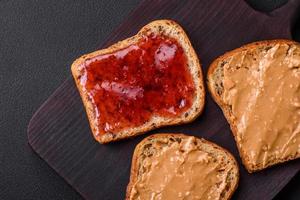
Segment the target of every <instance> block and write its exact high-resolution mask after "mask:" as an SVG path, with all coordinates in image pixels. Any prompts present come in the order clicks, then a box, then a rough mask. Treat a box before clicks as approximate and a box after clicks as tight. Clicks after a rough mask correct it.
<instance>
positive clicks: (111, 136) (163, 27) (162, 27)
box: [71, 20, 205, 143]
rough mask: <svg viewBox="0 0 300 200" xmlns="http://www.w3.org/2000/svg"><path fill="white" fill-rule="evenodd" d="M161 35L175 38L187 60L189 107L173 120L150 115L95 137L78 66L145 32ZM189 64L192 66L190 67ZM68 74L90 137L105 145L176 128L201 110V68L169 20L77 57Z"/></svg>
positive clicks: (92, 113) (183, 35) (185, 38)
mask: <svg viewBox="0 0 300 200" xmlns="http://www.w3.org/2000/svg"><path fill="white" fill-rule="evenodd" d="M150 32H151V33H152V32H153V33H158V34H161V33H164V34H166V35H168V36H170V37H173V38H175V39H176V40H177V41H178V42H179V44H181V46H182V47H183V49H184V51H185V53H186V54H187V59H188V65H189V66H188V67H189V71H190V73H191V75H192V77H193V82H194V84H195V94H196V95H195V97H194V98H195V99H194V101H193V104H192V106H191V107H190V108H189V109H188V110H187V111H186V112H184V113H182V115H181V116H179V117H175V118H163V117H159V116H156V119H155V118H154V117H153V116H152V117H151V118H150V120H149V121H148V122H146V123H145V124H143V125H141V126H139V127H134V128H128V129H126V130H123V131H120V132H118V133H106V134H99V135H96V130H97V126H96V124H95V123H94V119H95V111H94V108H93V105H92V103H91V102H90V100H89V98H88V95H87V93H86V92H84V90H83V88H82V86H81V84H80V76H81V73H82V72H81V70H80V66H81V65H82V64H83V63H84V61H85V60H87V59H89V58H93V57H95V56H98V55H103V54H108V53H112V52H115V51H117V50H119V49H122V48H125V47H128V46H129V45H131V44H134V43H136V42H137V41H138V40H139V39H140V38H141V37H142V36H143V35H145V34H147V33H150ZM191 65H192V66H191ZM71 71H72V75H73V77H74V80H75V83H76V86H77V88H78V90H79V93H80V96H81V98H82V101H83V104H84V107H85V110H86V113H87V116H88V119H89V123H90V127H91V129H92V132H93V136H94V138H95V139H96V140H97V141H98V142H100V143H108V142H111V141H116V140H120V139H124V138H129V137H133V136H136V135H140V134H143V133H144V132H146V131H149V130H152V129H155V128H158V127H162V126H169V125H178V124H183V123H188V122H191V121H193V120H194V119H196V118H197V117H198V116H199V115H200V114H201V113H202V111H203V107H204V103H205V102H204V101H205V91H204V82H203V73H202V69H201V65H200V62H199V59H198V57H197V54H196V52H195V50H194V49H193V47H192V45H191V42H190V41H189V39H188V36H187V35H186V33H185V32H184V30H183V29H182V28H181V27H180V25H178V24H177V23H176V22H174V21H171V20H156V21H153V22H151V23H149V24H147V25H145V26H144V27H143V28H142V29H141V30H140V31H139V32H138V33H137V34H136V35H134V36H132V37H130V38H127V39H125V40H123V41H120V42H117V43H115V44H113V45H112V46H110V47H108V48H105V49H101V50H98V51H95V52H92V53H89V54H86V55H83V56H81V57H80V58H78V59H76V60H75V61H74V62H73V64H72V66H71ZM185 113H188V116H187V117H186V116H184V114H185Z"/></svg>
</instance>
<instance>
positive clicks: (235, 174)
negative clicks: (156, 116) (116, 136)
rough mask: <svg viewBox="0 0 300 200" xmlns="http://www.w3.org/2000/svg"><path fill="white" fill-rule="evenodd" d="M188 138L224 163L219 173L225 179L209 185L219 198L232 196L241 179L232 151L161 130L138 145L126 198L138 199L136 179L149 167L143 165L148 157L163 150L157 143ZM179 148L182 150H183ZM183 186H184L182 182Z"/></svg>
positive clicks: (221, 199)
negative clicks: (135, 189)
mask: <svg viewBox="0 0 300 200" xmlns="http://www.w3.org/2000/svg"><path fill="white" fill-rule="evenodd" d="M185 139H192V141H193V143H194V144H195V145H196V147H197V149H196V150H194V151H200V152H204V153H207V155H208V156H210V157H211V158H212V162H217V163H219V164H220V166H221V167H220V168H218V169H217V173H218V174H217V176H218V177H223V178H224V180H223V182H222V183H221V182H216V183H215V184H213V185H211V187H210V189H212V187H213V189H212V190H213V193H218V199H219V200H226V199H230V198H231V196H232V195H233V193H234V191H235V190H236V188H237V186H238V181H239V168H238V165H237V162H236V160H235V159H234V157H233V156H232V155H231V153H229V152H228V151H227V150H226V149H224V148H222V147H220V146H218V145H216V144H214V143H212V142H209V141H207V140H205V139H202V138H197V137H194V136H188V135H185V134H178V133H176V134H173V133H160V134H155V135H151V136H148V137H147V138H145V139H143V140H142V141H141V142H140V143H139V144H138V145H137V146H136V148H135V150H134V154H133V158H132V164H131V173H130V181H129V184H128V186H127V192H126V200H134V199H136V197H137V196H135V195H134V193H136V192H134V190H133V188H134V186H135V184H136V183H137V181H139V180H140V179H141V175H142V174H143V173H146V171H147V168H148V167H146V168H145V167H144V165H143V162H144V161H145V158H147V157H151V156H154V155H155V154H157V153H159V152H160V151H161V150H160V149H159V148H157V147H158V146H157V144H164V145H167V147H170V146H171V145H172V144H173V143H179V144H180V143H182V142H183V140H185ZM179 151H181V152H182V150H179ZM170 162H171V161H170ZM151 164H153V163H150V165H151ZM147 165H148V164H147ZM148 169H149V168H148ZM161 176H163V177H164V176H165V174H161ZM189 178H190V177H184V179H187V180H191V179H189ZM178 184H180V183H178ZM145 187H146V186H145ZM180 187H183V185H181V186H180ZM193 188H194V187H193ZM147 189H148V188H146V189H145V190H146V191H147ZM208 192H211V191H206V193H208ZM190 193H193V191H190ZM198 198H199V197H198ZM208 198H209V197H208ZM201 199H202V198H201Z"/></svg>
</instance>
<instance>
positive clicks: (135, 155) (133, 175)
mask: <svg viewBox="0 0 300 200" xmlns="http://www.w3.org/2000/svg"><path fill="white" fill-rule="evenodd" d="M166 137H167V138H171V137H173V138H184V137H190V136H188V135H185V134H182V133H158V134H154V135H150V136H148V137H146V138H144V139H143V140H142V141H141V142H140V143H139V144H138V145H137V146H136V148H135V150H134V153H133V157H132V162H131V170H130V180H129V183H128V186H127V190H126V198H125V200H129V199H130V192H131V190H132V188H133V185H134V183H135V182H136V180H137V178H138V155H139V154H140V153H141V151H142V148H143V147H144V145H145V144H146V143H147V142H148V141H149V140H152V139H160V138H166ZM196 140H197V141H198V142H201V143H202V144H208V145H210V146H211V147H212V148H214V149H216V150H219V151H220V152H222V153H224V154H225V155H226V158H228V159H229V160H230V162H231V163H232V164H233V166H234V169H235V174H236V176H235V179H234V180H233V183H232V187H231V188H230V189H229V191H228V192H227V193H226V195H225V196H224V198H223V199H230V198H231V197H232V195H233V193H234V191H235V190H236V189H237V187H238V182H239V167H238V164H237V162H236V160H235V158H234V156H233V155H232V154H231V153H230V152H229V151H228V150H226V149H224V148H223V147H220V146H218V145H217V144H215V143H213V142H210V141H208V140H205V139H203V138H198V137H196Z"/></svg>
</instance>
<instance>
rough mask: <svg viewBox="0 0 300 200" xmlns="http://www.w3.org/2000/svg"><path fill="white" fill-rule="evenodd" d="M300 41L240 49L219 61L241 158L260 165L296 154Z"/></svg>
mask: <svg viewBox="0 0 300 200" xmlns="http://www.w3.org/2000/svg"><path fill="white" fill-rule="evenodd" d="M299 67H300V47H299V46H298V45H295V44H290V45H288V44H276V45H273V46H272V47H267V48H264V49H262V48H256V49H252V50H247V51H242V52H241V53H239V54H234V55H233V56H231V57H230V58H229V59H228V60H227V62H226V63H225V65H224V82H223V86H224V93H223V97H222V98H223V102H224V103H226V104H227V105H229V106H230V112H231V115H232V116H233V118H234V121H235V127H236V129H237V135H236V139H237V141H238V145H239V148H240V150H242V153H243V154H244V156H246V160H247V161H246V162H248V163H249V164H250V165H252V166H256V165H260V166H262V167H264V166H266V165H268V163H272V162H274V161H275V160H277V161H278V160H281V161H283V160H285V159H287V158H295V156H296V157H299V154H300V68H299Z"/></svg>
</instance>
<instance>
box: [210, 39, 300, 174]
mask: <svg viewBox="0 0 300 200" xmlns="http://www.w3.org/2000/svg"><path fill="white" fill-rule="evenodd" d="M274 44H287V45H292V44H297V45H300V44H299V43H297V42H295V41H292V40H287V39H275V40H265V41H258V42H253V43H249V44H246V45H243V46H241V47H239V48H237V49H234V50H232V51H228V52H226V53H225V54H223V55H221V56H219V57H218V58H217V59H215V60H214V61H213V62H212V63H211V64H210V66H209V68H208V72H207V85H208V90H209V92H210V94H211V96H212V97H213V99H214V101H215V102H216V103H217V104H218V106H219V107H220V108H221V110H222V111H223V114H224V116H225V118H226V119H227V121H228V123H229V125H230V128H231V131H232V134H233V136H234V139H235V141H236V143H237V144H238V140H237V127H236V124H235V120H234V117H233V116H231V115H230V112H229V107H228V106H227V105H226V104H225V103H223V102H222V100H221V98H220V96H219V95H218V94H217V92H216V90H215V88H214V80H213V75H214V73H215V72H216V70H217V68H218V64H219V63H220V62H221V61H223V60H225V59H226V58H228V57H230V56H232V55H234V54H236V53H239V52H241V51H244V50H251V49H256V48H258V47H264V46H269V45H274ZM237 147H238V151H239V154H240V158H241V160H242V163H243V164H244V166H245V167H246V169H247V171H248V172H249V173H252V172H255V171H259V170H262V169H265V168H268V167H270V166H273V165H276V164H279V163H282V162H285V161H289V160H293V159H296V158H299V157H300V154H298V155H296V156H295V157H288V158H287V159H280V160H274V161H273V162H270V163H267V165H266V166H256V167H253V166H252V165H250V163H249V161H248V160H247V159H246V154H245V153H244V152H243V150H242V149H241V148H240V147H239V145H237Z"/></svg>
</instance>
